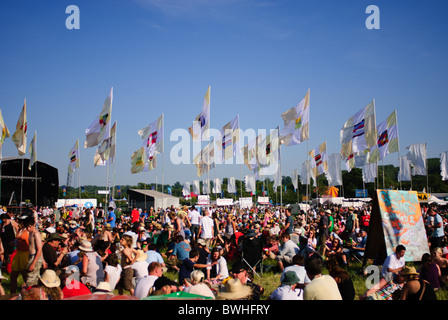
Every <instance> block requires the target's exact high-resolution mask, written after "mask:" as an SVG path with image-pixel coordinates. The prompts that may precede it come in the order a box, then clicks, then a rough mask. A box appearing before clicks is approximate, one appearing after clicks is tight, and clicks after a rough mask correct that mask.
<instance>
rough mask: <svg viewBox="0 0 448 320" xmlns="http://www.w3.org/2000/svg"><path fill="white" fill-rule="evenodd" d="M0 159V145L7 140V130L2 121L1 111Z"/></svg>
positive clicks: (0, 157) (0, 154)
mask: <svg viewBox="0 0 448 320" xmlns="http://www.w3.org/2000/svg"><path fill="white" fill-rule="evenodd" d="M0 130H1V134H0V159H2V145H3V143H4V142H5V139H6V138H9V130H8V127H6V125H5V122H4V121H3V116H2V111H1V110H0Z"/></svg>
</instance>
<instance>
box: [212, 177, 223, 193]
mask: <svg viewBox="0 0 448 320" xmlns="http://www.w3.org/2000/svg"><path fill="white" fill-rule="evenodd" d="M213 193H215V194H218V193H221V179H220V178H215V179H214V180H213Z"/></svg>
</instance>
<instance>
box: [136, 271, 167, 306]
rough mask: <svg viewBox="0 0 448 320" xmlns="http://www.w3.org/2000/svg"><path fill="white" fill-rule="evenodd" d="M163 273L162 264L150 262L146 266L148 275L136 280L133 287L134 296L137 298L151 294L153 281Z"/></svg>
mask: <svg viewBox="0 0 448 320" xmlns="http://www.w3.org/2000/svg"><path fill="white" fill-rule="evenodd" d="M162 274H163V270H162V266H161V265H160V263H158V262H152V263H151V264H150V265H149V267H148V275H147V276H145V277H143V278H141V279H140V281H138V282H137V284H136V285H135V289H134V296H135V297H137V298H138V299H143V298H146V297H147V296H149V295H150V294H151V291H152V290H151V289H152V287H153V286H154V282H155V281H156V280H157V279H158V278H160V277H161V276H162Z"/></svg>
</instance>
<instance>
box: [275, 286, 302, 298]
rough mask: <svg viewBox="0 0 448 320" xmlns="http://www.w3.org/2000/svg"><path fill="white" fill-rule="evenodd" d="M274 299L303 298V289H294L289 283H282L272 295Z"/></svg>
mask: <svg viewBox="0 0 448 320" xmlns="http://www.w3.org/2000/svg"><path fill="white" fill-rule="evenodd" d="M270 298H271V299H272V300H303V290H302V289H297V288H296V289H295V290H292V289H291V287H290V286H288V285H282V286H280V287H278V288H277V289H275V290H274V291H273V292H272V294H271V297H270Z"/></svg>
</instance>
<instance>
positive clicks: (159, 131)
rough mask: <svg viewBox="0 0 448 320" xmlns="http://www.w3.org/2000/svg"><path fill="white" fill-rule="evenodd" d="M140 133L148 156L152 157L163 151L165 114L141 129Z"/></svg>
mask: <svg viewBox="0 0 448 320" xmlns="http://www.w3.org/2000/svg"><path fill="white" fill-rule="evenodd" d="M138 134H139V135H140V137H141V138H142V139H143V147H144V148H145V150H146V157H147V158H148V159H152V158H153V157H154V156H155V155H157V154H158V153H162V152H163V115H161V116H160V117H159V118H158V119H157V120H156V121H154V122H152V123H150V124H149V125H148V126H147V127H145V128H143V129H140V130H139V131H138Z"/></svg>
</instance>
